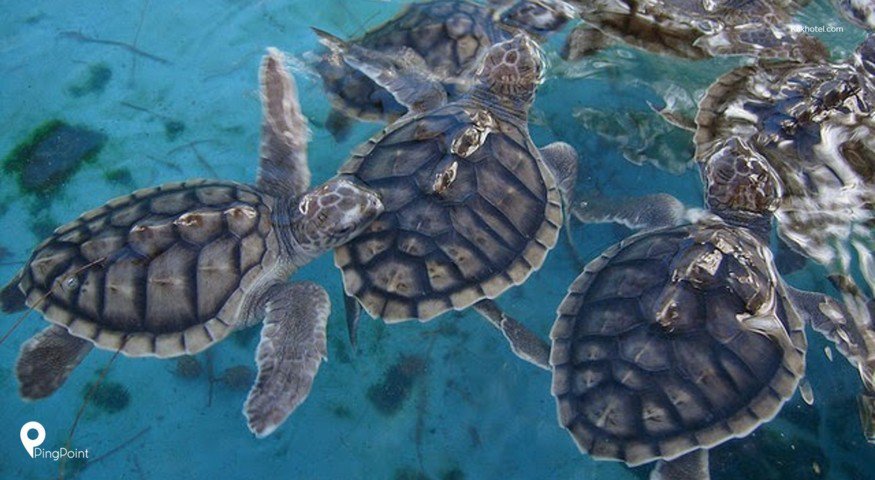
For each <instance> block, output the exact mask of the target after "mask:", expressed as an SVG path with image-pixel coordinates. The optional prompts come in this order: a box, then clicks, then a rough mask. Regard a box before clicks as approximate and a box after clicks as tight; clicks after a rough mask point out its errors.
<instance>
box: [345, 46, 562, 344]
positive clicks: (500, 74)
mask: <svg viewBox="0 0 875 480" xmlns="http://www.w3.org/2000/svg"><path fill="white" fill-rule="evenodd" d="M329 44H330V45H332V48H334V49H336V50H337V51H338V53H339V54H341V55H344V57H345V58H347V61H350V62H351V63H356V64H359V65H361V66H362V71H365V72H367V73H368V74H369V75H370V76H371V78H373V79H374V80H375V82H376V83H378V84H379V85H381V86H383V87H384V88H386V89H387V90H389V91H392V92H393V93H394V94H395V95H396V98H397V99H398V100H399V102H400V103H402V104H403V105H405V106H407V108H409V109H410V113H409V114H408V115H407V116H405V117H403V118H401V119H400V120H398V121H396V122H395V123H393V124H391V125H390V126H389V127H387V128H386V129H384V130H383V131H382V132H381V133H380V134H378V135H376V136H375V137H374V138H372V139H371V140H369V141H368V142H367V143H365V144H363V145H361V146H360V147H358V148H357V149H355V150H354V151H353V154H352V156H351V158H350V159H349V160H348V161H347V162H346V163H345V164H344V165H343V166H342V167H341V168H340V170H339V172H340V174H342V175H350V176H352V177H354V178H355V179H356V181H357V182H361V183H362V184H363V185H367V186H368V187H369V188H372V189H374V190H375V191H376V192H378V193H379V194H380V195H381V198H382V199H383V202H384V204H385V207H386V210H385V212H384V213H383V214H382V215H380V217H379V218H378V219H377V220H376V221H375V222H374V223H373V224H371V226H370V227H368V228H367V229H366V230H365V232H364V233H362V235H361V236H359V237H358V238H357V239H356V240H355V241H352V242H350V243H347V244H346V245H342V246H340V247H338V248H337V249H335V254H334V259H335V263H336V265H337V266H338V267H340V268H341V269H342V270H343V281H344V286H345V289H346V292H347V294H349V295H351V296H354V297H355V298H356V299H358V301H359V302H360V303H361V305H362V306H364V309H365V310H367V312H368V313H369V314H370V315H371V316H373V317H375V318H378V317H379V318H382V319H383V320H385V321H386V322H399V321H403V320H408V319H419V320H421V321H426V320H430V319H432V318H434V317H436V316H438V315H440V314H442V313H444V312H447V311H450V310H453V309H455V310H460V309H464V308H467V307H470V306H471V305H474V304H478V302H480V301H481V300H483V299H493V298H495V297H497V296H499V295H500V294H501V293H502V292H504V291H505V290H507V289H508V288H510V287H512V286H514V285H519V284H521V283H522V282H523V281H525V279H526V278H527V277H528V276H529V275H530V274H531V273H532V272H533V271H534V270H536V269H538V268H540V266H541V264H542V263H543V262H544V259H545V257H546V255H547V252H548V251H549V250H550V249H551V248H552V247H553V246H554V245H555V243H556V239H557V236H558V235H559V230H560V226H561V225H562V218H563V217H562V197H563V196H565V197H566V198H567V196H568V195H569V194H570V191H571V190H573V184H574V177H575V176H576V165H577V154H576V152H575V151H574V148H573V147H571V146H570V145H568V144H565V143H562V142H556V143H553V144H550V145H548V146H546V147H544V148H541V149H540V150H538V149H537V148H536V147H535V146H534V144H533V143H532V140H531V138H530V136H529V132H528V125H527V113H528V110H529V108H530V106H531V103H532V101H533V99H534V96H535V89H536V87H537V85H538V83H539V81H540V78H541V74H542V68H543V62H542V59H541V56H540V53H539V51H538V48H537V45H536V44H535V42H534V41H532V40H531V39H530V38H529V37H528V36H527V35H524V34H518V35H516V36H515V37H513V38H511V39H510V40H506V41H504V42H500V43H497V44H495V45H493V46H492V47H490V49H489V50H488V52H487V53H486V55H485V56H484V57H483V59H482V61H481V63H480V65H479V69H478V70H477V73H476V76H475V79H476V83H475V85H474V86H473V87H472V89H471V90H470V91H469V92H468V93H467V94H465V95H463V96H462V97H460V98H459V99H457V100H455V101H453V102H450V103H446V95H445V94H444V90H443V89H442V87H440V82H438V81H437V80H435V79H434V78H433V77H432V76H430V75H428V74H424V73H423V72H422V71H421V70H419V69H416V68H413V69H408V70H403V69H398V68H396V67H397V65H396V64H391V63H390V62H388V61H380V60H381V57H380V55H382V54H380V52H368V55H370V57H368V58H370V60H372V61H371V62H365V61H363V59H364V58H365V57H364V55H360V49H347V48H346V44H339V43H335V44H331V43H329ZM350 57H351V58H350ZM566 202H567V200H566ZM479 305H483V304H479ZM505 333H506V334H507V333H508V332H507V331H505Z"/></svg>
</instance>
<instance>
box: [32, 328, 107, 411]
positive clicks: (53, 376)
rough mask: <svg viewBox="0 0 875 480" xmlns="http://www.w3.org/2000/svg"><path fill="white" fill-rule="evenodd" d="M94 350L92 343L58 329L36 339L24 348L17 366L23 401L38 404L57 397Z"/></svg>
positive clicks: (35, 336) (46, 332)
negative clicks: (51, 396) (50, 396)
mask: <svg viewBox="0 0 875 480" xmlns="http://www.w3.org/2000/svg"><path fill="white" fill-rule="evenodd" d="M92 347H93V345H92V343H91V342H89V341H87V340H83V339H81V338H78V337H74V336H72V335H70V334H69V333H67V329H66V328H64V327H60V326H58V325H52V326H50V327H48V328H46V329H45V330H43V331H41V332H40V333H38V334H36V335H34V336H33V337H32V338H31V339H30V340H28V341H27V342H25V343H24V345H22V346H21V353H20V354H19V356H18V361H17V362H16V363H15V374H16V376H17V377H18V381H19V383H20V384H21V387H20V390H19V391H20V393H21V397H22V398H26V399H29V400H38V399H40V398H46V397H48V396H49V395H51V394H53V393H55V390H57V389H58V388H60V387H61V385H63V384H64V382H65V381H66V380H67V377H69V376H70V373H72V372H73V369H74V368H76V367H77V366H78V365H79V363H80V362H82V359H84V358H85V356H86V355H88V352H90V351H91V348H92Z"/></svg>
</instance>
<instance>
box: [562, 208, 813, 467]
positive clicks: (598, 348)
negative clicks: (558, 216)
mask: <svg viewBox="0 0 875 480" xmlns="http://www.w3.org/2000/svg"><path fill="white" fill-rule="evenodd" d="M775 271H776V270H775V267H774V265H772V258H771V254H770V253H769V250H768V249H767V248H764V246H763V243H762V241H761V240H759V239H757V238H756V237H754V236H753V235H752V234H750V233H749V232H747V231H746V230H744V229H740V228H733V227H729V226H727V225H725V224H722V223H714V224H712V225H707V226H701V225H686V226H682V227H675V228H671V229H664V230H659V231H656V232H645V233H642V234H638V235H635V236H632V237H630V238H628V239H626V240H624V241H622V242H621V243H620V244H618V245H616V246H614V247H612V248H610V249H608V250H607V251H606V252H604V253H603V254H601V255H600V256H599V257H598V258H597V259H595V260H594V261H593V262H591V263H590V264H589V265H587V267H586V268H585V270H584V272H583V273H582V274H581V275H580V276H579V277H578V278H577V280H575V281H574V283H573V284H572V285H571V287H570V288H569V291H568V296H567V297H566V298H565V300H563V302H562V304H561V306H560V307H559V318H558V319H557V321H556V323H555V324H554V327H553V330H552V333H551V336H552V338H553V349H552V356H551V363H552V364H553V368H554V370H553V390H552V392H553V395H554V396H555V397H556V401H557V405H558V412H559V421H560V423H561V424H562V425H563V426H564V427H565V428H567V429H568V430H569V431H570V432H571V434H572V436H573V437H574V440H575V441H576V442H577V444H578V446H579V447H580V448H581V450H583V451H586V452H588V453H589V454H591V455H592V456H594V457H596V458H606V459H613V460H621V461H624V462H626V463H627V464H629V465H633V466H634V465H639V464H642V463H646V462H649V461H652V460H657V459H667V460H671V459H674V458H677V457H679V456H681V455H683V454H685V453H687V452H689V451H691V450H693V449H697V448H708V447H712V446H714V445H717V444H719V443H722V442H723V441H725V440H727V439H728V438H732V437H742V436H745V435H747V434H748V433H750V432H751V431H752V430H753V429H754V428H756V427H757V426H758V425H760V424H761V423H763V422H765V421H768V420H770V419H771V418H772V417H774V416H775V415H776V414H777V412H778V411H779V410H780V408H781V405H782V404H783V403H784V401H785V400H786V399H787V398H789V397H790V396H791V395H792V393H793V391H794V390H795V389H796V385H797V383H798V381H799V379H800V377H801V375H802V374H803V372H804V365H805V361H804V358H805V348H806V341H805V334H804V331H803V321H802V319H801V318H800V317H799V314H798V313H797V312H796V310H795V309H794V308H793V306H792V305H789V304H788V300H787V297H786V294H785V291H784V287H783V285H782V284H781V283H780V282H779V281H778V280H777V278H776V277H775ZM759 316H774V317H777V318H778V319H779V320H780V322H781V325H782V326H783V327H784V328H785V329H786V330H787V332H789V338H790V341H791V342H792V348H784V346H783V345H780V343H779V342H777V341H776V340H775V339H772V338H769V337H767V336H765V335H763V334H762V333H760V332H756V331H753V330H750V329H745V328H743V327H742V325H741V324H742V322H744V321H745V320H746V319H748V318H752V317H759Z"/></svg>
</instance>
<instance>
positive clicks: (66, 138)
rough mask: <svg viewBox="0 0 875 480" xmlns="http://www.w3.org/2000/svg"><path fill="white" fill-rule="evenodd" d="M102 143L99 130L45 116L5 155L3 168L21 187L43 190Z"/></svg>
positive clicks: (53, 185)
mask: <svg viewBox="0 0 875 480" xmlns="http://www.w3.org/2000/svg"><path fill="white" fill-rule="evenodd" d="M105 143H106V135H104V134H102V133H100V132H96V131H94V130H89V129H88V128H85V127H77V126H73V125H69V124H67V123H66V122H63V121H61V120H49V121H48V122H46V123H43V124H42V125H40V126H39V127H37V128H36V129H34V131H33V132H31V134H30V135H29V136H28V138H26V139H25V140H24V141H23V142H21V143H19V144H18V145H17V146H16V147H15V148H14V149H13V150H12V152H10V153H9V155H7V156H6V158H5V159H4V160H3V171H4V172H5V173H8V174H11V175H13V176H15V177H16V178H17V180H18V184H19V185H20V186H21V189H22V190H23V191H25V192H28V193H36V194H47V193H50V192H52V191H54V190H57V189H58V188H59V187H60V186H61V185H63V184H64V182H66V181H67V180H68V179H69V178H70V177H71V176H73V174H74V173H76V172H77V171H78V170H79V168H81V167H82V165H84V164H86V163H88V162H91V161H93V160H94V158H96V157H97V154H98V153H99V152H100V150H101V149H102V148H103V145H104V144H105Z"/></svg>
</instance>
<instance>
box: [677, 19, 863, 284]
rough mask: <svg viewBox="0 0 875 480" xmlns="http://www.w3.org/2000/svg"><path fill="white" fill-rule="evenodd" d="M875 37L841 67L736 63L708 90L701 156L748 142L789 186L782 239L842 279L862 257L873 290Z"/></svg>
mask: <svg viewBox="0 0 875 480" xmlns="http://www.w3.org/2000/svg"><path fill="white" fill-rule="evenodd" d="M873 75H875V35H873V36H869V37H868V38H867V39H866V40H865V41H864V42H863V43H862V44H861V45H860V47H859V48H858V49H857V50H856V52H855V53H854V55H852V57H851V58H850V59H848V60H846V61H844V62H840V63H827V62H809V63H803V64H800V63H795V62H770V63H763V64H759V65H752V66H744V67H739V68H737V69H735V70H732V71H730V72H729V73H727V74H725V75H723V76H722V77H720V78H719V79H718V80H717V81H716V82H714V84H713V85H711V87H709V88H708V91H707V93H706V94H705V97H704V98H703V99H702V100H701V102H700V103H699V112H698V114H697V116H696V120H695V124H696V132H695V136H694V140H695V143H696V159H697V160H699V161H700V162H701V161H702V160H703V159H705V158H707V157H708V156H709V155H710V152H711V151H712V150H713V145H714V144H715V142H721V141H722V140H723V139H725V138H727V137H729V136H741V137H743V138H745V139H747V140H748V141H749V142H750V143H751V145H753V147H754V148H755V149H756V150H757V151H758V152H759V153H760V154H762V155H763V156H765V157H766V159H768V161H769V163H770V164H771V166H772V168H773V169H774V170H775V171H776V172H777V174H778V176H779V177H780V178H781V181H782V183H783V184H784V199H783V201H782V203H781V206H780V208H779V209H778V210H777V212H775V215H776V218H777V222H778V234H779V235H780V237H781V238H782V239H783V240H784V241H785V242H786V243H787V244H788V245H789V246H790V247H791V248H793V250H795V251H797V252H799V253H801V254H803V255H805V256H807V257H809V258H811V259H813V260H815V261H817V262H818V263H821V264H823V265H825V266H826V267H828V268H830V269H832V270H833V271H835V272H838V273H848V272H849V271H850V263H851V262H852V261H854V259H856V261H857V262H858V263H859V266H860V271H861V272H862V273H863V274H864V276H865V277H866V280H867V282H868V283H869V285H870V286H871V287H872V288H873V289H875V260H873V258H872V253H871V252H872V250H873V249H875V235H873V228H875V76H873Z"/></svg>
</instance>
